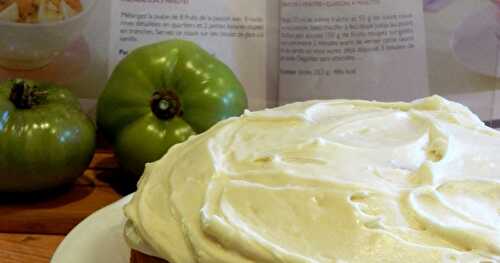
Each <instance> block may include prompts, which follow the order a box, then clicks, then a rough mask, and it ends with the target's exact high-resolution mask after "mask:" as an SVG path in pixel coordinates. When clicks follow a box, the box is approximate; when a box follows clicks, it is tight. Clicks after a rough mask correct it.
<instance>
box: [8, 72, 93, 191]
mask: <svg viewBox="0 0 500 263" xmlns="http://www.w3.org/2000/svg"><path fill="white" fill-rule="evenodd" d="M94 147H95V127H94V124H93V123H92V121H90V119H89V118H88V117H87V116H86V115H85V114H84V113H83V112H81V110H80V104H79V102H78V100H77V99H76V98H75V97H74V96H73V95H72V94H71V93H70V92H69V91H68V90H67V89H64V88H61V87H57V86H54V85H51V84H45V83H36V82H33V81H27V80H15V81H7V82H4V83H2V84H0V192H5V193H6V192H10V193H15V192H32V191H41V190H48V189H51V188H55V187H59V186H62V185H65V184H68V183H71V182H72V181H74V180H75V179H76V178H77V177H79V176H80V175H82V173H83V172H84V170H85V169H86V168H87V166H88V164H89V163H90V161H91V160H92V156H93V153H94Z"/></svg>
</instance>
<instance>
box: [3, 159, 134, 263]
mask: <svg viewBox="0 0 500 263" xmlns="http://www.w3.org/2000/svg"><path fill="white" fill-rule="evenodd" d="M117 167H118V165H117V162H116V159H115V158H114V156H113V154H112V153H111V152H110V151H108V150H98V151H97V152H96V154H95V156H94V159H93V160H92V163H91V164H90V166H89V168H88V169H87V170H86V171H85V173H84V174H83V176H82V177H80V178H79V179H78V180H77V182H76V183H75V184H74V185H72V186H71V187H67V188H65V189H62V190H60V191H57V192H55V193H50V194H47V195H45V196H43V197H42V198H40V196H37V197H27V198H26V200H25V199H24V198H23V200H20V199H19V197H4V198H2V199H0V262H2V263H25V262H26V263H32V262H33V263H39V262H40V263H41V262H49V261H50V258H51V257H52V254H53V253H54V251H55V249H56V248H57V246H58V245H59V243H60V242H61V241H62V240H63V239H64V237H65V235H66V234H67V233H68V232H69V231H70V230H71V229H72V228H73V227H74V226H76V225H77V224H78V223H79V222H80V221H82V220H83V219H84V218H86V217H87V216H89V215H90V214H92V213H93V212H95V211H96V210H98V209H100V208H102V207H104V206H106V205H108V204H110V203H112V202H114V201H116V200H118V199H120V198H121V197H122V196H124V195H126V194H128V193H130V192H132V191H133V190H134V189H133V188H134V186H133V183H130V182H128V183H127V182H124V180H123V176H122V177H120V173H119V171H118V169H117Z"/></svg>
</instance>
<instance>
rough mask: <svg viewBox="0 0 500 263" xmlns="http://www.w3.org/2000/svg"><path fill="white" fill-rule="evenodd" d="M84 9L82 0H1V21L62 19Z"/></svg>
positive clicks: (36, 21) (20, 21) (49, 20)
mask: <svg viewBox="0 0 500 263" xmlns="http://www.w3.org/2000/svg"><path fill="white" fill-rule="evenodd" d="M82 11H83V6H82V3H81V1H80V0H0V21H2V20H3V21H10V22H17V23H39V22H51V21H61V20H64V19H67V18H69V17H72V16H75V15H77V14H79V13H80V12H82Z"/></svg>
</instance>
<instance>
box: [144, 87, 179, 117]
mask: <svg viewBox="0 0 500 263" xmlns="http://www.w3.org/2000/svg"><path fill="white" fill-rule="evenodd" d="M151 111H153V113H154V114H155V116H156V117H157V118H159V119H162V120H170V119H172V118H174V117H175V116H178V115H180V114H182V111H181V101H180V99H179V97H178V96H177V95H176V94H175V93H174V92H172V91H157V92H155V93H154V94H153V96H152V98H151Z"/></svg>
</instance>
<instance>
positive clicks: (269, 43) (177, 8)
mask: <svg viewBox="0 0 500 263" xmlns="http://www.w3.org/2000/svg"><path fill="white" fill-rule="evenodd" d="M278 6H279V5H278V3H277V1H266V0H237V1H235V0H210V1H206V0H171V1H142V0H113V4H112V18H113V19H111V37H110V52H109V53H110V60H109V69H110V72H111V71H112V69H113V68H114V67H115V66H116V64H117V63H118V62H119V61H120V60H121V59H122V58H123V57H124V56H125V55H126V54H128V53H129V52H130V51H131V50H133V49H134V48H136V47H138V46H142V45H145V44H148V43H153V42H157V41H161V40H167V39H174V38H178V39H188V40H192V41H195V42H196V43H198V44H199V45H200V46H202V47H203V48H205V49H207V50H208V51H209V52H211V53H213V54H214V55H215V56H216V57H218V58H219V59H221V60H222V61H223V62H225V63H226V64H227V65H228V66H229V67H230V68H231V69H232V70H233V71H234V72H235V73H236V75H237V76H238V77H239V79H240V81H241V82H242V84H243V86H244V87H245V89H246V92H247V95H248V98H249V106H250V109H260V108H264V107H266V106H268V105H269V104H272V103H273V102H274V101H275V100H276V98H275V97H276V95H275V93H276V90H277V88H276V87H277V68H278V66H277V63H278V61H277V59H276V58H273V57H272V56H270V55H269V54H272V53H274V54H276V53H277V50H276V49H277V46H278V43H277V41H278V40H277V39H276V38H273V35H278V29H279V28H278V26H277V23H275V26H274V27H273V26H269V25H270V24H271V22H272V19H273V17H277V14H278V12H279V9H278ZM271 25H272V24H271ZM272 30H274V31H275V32H274V33H272V32H270V31H272ZM273 42H274V43H273ZM273 47H274V49H275V50H273ZM270 65H272V66H273V67H269V66H270ZM273 68H274V72H272V69H273ZM270 70H271V72H270ZM268 74H270V75H268Z"/></svg>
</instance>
